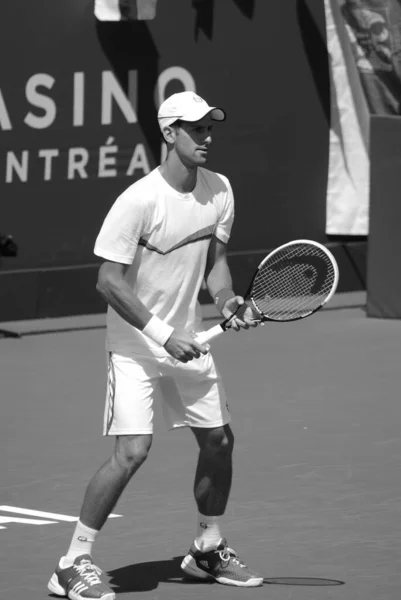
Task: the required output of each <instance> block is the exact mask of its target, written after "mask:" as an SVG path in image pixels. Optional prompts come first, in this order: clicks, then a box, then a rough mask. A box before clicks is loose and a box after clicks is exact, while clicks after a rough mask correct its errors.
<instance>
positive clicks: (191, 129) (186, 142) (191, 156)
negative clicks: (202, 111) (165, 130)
mask: <svg viewBox="0 0 401 600" xmlns="http://www.w3.org/2000/svg"><path fill="white" fill-rule="evenodd" d="M212 128H213V120H212V118H211V117H210V116H209V115H206V117H204V118H203V119H200V121H194V122H189V121H181V122H180V125H179V126H177V127H175V128H174V129H175V143H174V147H175V150H176V152H177V154H178V156H179V158H180V159H181V160H182V162H183V163H184V164H185V165H187V166H201V165H203V164H205V162H206V161H207V158H208V150H209V147H210V144H211V143H212Z"/></svg>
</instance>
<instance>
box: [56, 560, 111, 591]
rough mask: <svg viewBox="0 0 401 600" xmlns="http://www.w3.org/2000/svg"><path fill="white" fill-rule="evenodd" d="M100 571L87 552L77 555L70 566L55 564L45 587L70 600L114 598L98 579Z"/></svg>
mask: <svg viewBox="0 0 401 600" xmlns="http://www.w3.org/2000/svg"><path fill="white" fill-rule="evenodd" d="M101 574H102V571H101V570H100V569H99V567H97V566H96V565H94V564H93V561H92V557H91V556H89V554H82V555H81V556H78V557H77V558H76V559H75V561H74V564H73V565H72V566H71V567H67V568H66V569H62V568H61V567H60V566H57V568H56V570H55V572H54V573H53V576H52V578H51V579H50V581H49V583H48V584H47V588H48V589H49V590H50V591H51V592H53V594H56V595H57V596H66V597H68V598H70V600H88V598H91V599H92V600H93V599H98V600H115V597H116V595H115V593H114V592H113V591H112V590H111V589H110V588H108V587H107V585H106V584H105V583H103V581H102V580H101V579H100V575H101Z"/></svg>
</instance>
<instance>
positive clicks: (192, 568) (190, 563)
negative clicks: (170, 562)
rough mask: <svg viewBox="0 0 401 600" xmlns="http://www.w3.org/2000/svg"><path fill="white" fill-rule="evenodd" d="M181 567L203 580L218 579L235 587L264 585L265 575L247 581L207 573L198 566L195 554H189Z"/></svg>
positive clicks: (187, 572)
mask: <svg viewBox="0 0 401 600" xmlns="http://www.w3.org/2000/svg"><path fill="white" fill-rule="evenodd" d="M181 569H182V570H183V571H184V573H185V574H186V575H189V576H190V577H193V578H195V579H202V580H203V581H217V583H221V584H222V585H231V586H235V587H260V586H261V585H263V577H252V578H251V579H247V581H240V580H238V579H228V578H227V577H215V576H214V575H211V574H210V573H206V571H203V570H202V569H200V568H199V567H198V565H197V564H196V560H195V559H194V557H193V556H191V555H190V554H188V555H187V556H186V557H185V558H184V560H183V561H182V563H181Z"/></svg>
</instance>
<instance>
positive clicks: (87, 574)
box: [74, 561, 102, 585]
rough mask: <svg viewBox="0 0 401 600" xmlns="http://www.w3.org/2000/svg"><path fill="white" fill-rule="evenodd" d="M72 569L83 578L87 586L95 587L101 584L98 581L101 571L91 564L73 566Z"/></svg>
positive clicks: (99, 580)
mask: <svg viewBox="0 0 401 600" xmlns="http://www.w3.org/2000/svg"><path fill="white" fill-rule="evenodd" d="M74 568H75V570H76V571H78V573H79V574H80V575H81V577H83V579H84V580H85V581H86V582H87V583H89V585H96V584H97V583H102V581H101V579H100V577H99V576H100V575H101V574H102V571H101V569H100V568H99V567H97V566H96V565H94V564H93V563H90V562H89V561H88V562H82V563H81V564H80V565H74Z"/></svg>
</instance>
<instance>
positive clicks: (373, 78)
mask: <svg viewBox="0 0 401 600" xmlns="http://www.w3.org/2000/svg"><path fill="white" fill-rule="evenodd" d="M324 7H325V17H326V43H327V50H328V53H329V74H330V98H331V101H330V107H331V117H330V148H329V175H328V184H327V202H326V208H327V210H326V233H327V234H329V235H362V236H364V235H367V234H368V232H369V195H370V188H369V186H370V143H369V141H370V116H371V115H399V114H401V2H400V0H324Z"/></svg>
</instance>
